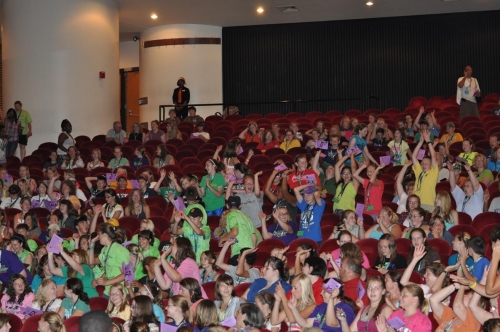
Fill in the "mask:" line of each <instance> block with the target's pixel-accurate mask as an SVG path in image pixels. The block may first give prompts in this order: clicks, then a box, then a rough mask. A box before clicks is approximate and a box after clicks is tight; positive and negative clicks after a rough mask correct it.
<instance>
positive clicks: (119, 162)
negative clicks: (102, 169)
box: [109, 157, 128, 170]
mask: <svg viewBox="0 0 500 332" xmlns="http://www.w3.org/2000/svg"><path fill="white" fill-rule="evenodd" d="M127 163H128V160H127V158H125V157H121V158H120V159H118V160H117V159H116V158H113V159H111V161H110V162H109V168H111V169H112V170H115V169H116V168H117V167H118V166H125V165H127Z"/></svg>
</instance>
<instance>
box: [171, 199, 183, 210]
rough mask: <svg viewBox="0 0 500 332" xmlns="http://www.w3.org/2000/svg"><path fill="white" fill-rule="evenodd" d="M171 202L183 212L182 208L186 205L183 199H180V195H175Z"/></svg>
mask: <svg viewBox="0 0 500 332" xmlns="http://www.w3.org/2000/svg"><path fill="white" fill-rule="evenodd" d="M173 204H174V207H175V208H176V209H177V210H179V211H181V212H184V210H186V205H184V200H183V199H182V197H177V198H176V199H175V200H174V201H173Z"/></svg>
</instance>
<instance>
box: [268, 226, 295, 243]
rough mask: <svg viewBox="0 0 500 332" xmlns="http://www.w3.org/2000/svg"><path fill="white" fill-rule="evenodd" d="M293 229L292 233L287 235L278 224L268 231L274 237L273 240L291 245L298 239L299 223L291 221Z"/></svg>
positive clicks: (270, 227)
mask: <svg viewBox="0 0 500 332" xmlns="http://www.w3.org/2000/svg"><path fill="white" fill-rule="evenodd" d="M288 225H290V226H291V227H292V230H293V231H292V233H287V232H286V231H285V230H283V228H282V227H281V226H280V224H278V223H277V222H274V223H273V224H272V225H269V226H268V227H267V231H268V232H269V233H271V234H272V235H273V239H279V240H281V241H283V242H285V244H286V245H289V244H290V242H292V241H293V240H295V239H296V238H297V223H296V222H295V221H290V222H289V223H288Z"/></svg>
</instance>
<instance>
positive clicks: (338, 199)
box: [333, 182, 357, 211]
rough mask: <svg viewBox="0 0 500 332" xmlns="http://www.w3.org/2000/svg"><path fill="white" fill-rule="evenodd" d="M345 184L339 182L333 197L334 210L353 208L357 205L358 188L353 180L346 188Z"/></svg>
mask: <svg viewBox="0 0 500 332" xmlns="http://www.w3.org/2000/svg"><path fill="white" fill-rule="evenodd" d="M342 189H344V185H343V184H342V183H339V184H338V185H337V190H336V192H335V198H334V199H333V202H334V204H333V210H334V211H335V210H343V211H344V210H353V211H354V209H355V205H356V194H357V192H356V190H355V189H354V185H353V184H352V182H349V183H348V184H347V186H346V187H345V189H344V190H342Z"/></svg>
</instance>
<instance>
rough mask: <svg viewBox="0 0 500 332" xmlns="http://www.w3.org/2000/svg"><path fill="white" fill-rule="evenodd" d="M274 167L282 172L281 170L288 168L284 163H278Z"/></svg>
mask: <svg viewBox="0 0 500 332" xmlns="http://www.w3.org/2000/svg"><path fill="white" fill-rule="evenodd" d="M274 169H275V170H277V171H279V172H283V171H286V170H287V169H288V167H286V165H285V164H279V165H278V166H276V167H275V168H274Z"/></svg>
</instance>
